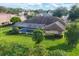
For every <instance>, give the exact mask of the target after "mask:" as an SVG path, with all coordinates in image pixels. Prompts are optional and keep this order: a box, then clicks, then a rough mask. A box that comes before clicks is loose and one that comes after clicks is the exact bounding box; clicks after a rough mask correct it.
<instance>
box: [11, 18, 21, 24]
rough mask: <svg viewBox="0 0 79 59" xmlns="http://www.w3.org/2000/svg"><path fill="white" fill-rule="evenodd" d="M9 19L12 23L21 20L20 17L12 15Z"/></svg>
mask: <svg viewBox="0 0 79 59" xmlns="http://www.w3.org/2000/svg"><path fill="white" fill-rule="evenodd" d="M10 21H11V22H12V23H13V24H14V23H16V22H21V19H20V18H19V17H12V18H11V19H10Z"/></svg>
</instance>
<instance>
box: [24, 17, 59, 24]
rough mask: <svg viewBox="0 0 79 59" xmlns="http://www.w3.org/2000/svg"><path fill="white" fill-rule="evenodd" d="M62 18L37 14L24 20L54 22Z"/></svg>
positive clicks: (37, 22) (29, 21)
mask: <svg viewBox="0 0 79 59" xmlns="http://www.w3.org/2000/svg"><path fill="white" fill-rule="evenodd" d="M59 20H60V18H58V17H53V16H35V17H32V18H31V19H29V20H26V21H24V22H25V23H36V24H45V25H48V24H51V23H54V22H56V21H59Z"/></svg>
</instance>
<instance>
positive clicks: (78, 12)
mask: <svg viewBox="0 0 79 59" xmlns="http://www.w3.org/2000/svg"><path fill="white" fill-rule="evenodd" d="M77 18H79V7H77V5H74V6H72V8H71V10H70V11H69V19H70V20H71V21H74V20H75V19H77Z"/></svg>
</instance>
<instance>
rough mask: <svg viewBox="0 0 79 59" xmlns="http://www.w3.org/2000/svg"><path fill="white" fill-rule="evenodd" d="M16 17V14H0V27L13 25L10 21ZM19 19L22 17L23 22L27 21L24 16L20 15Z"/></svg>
mask: <svg viewBox="0 0 79 59" xmlns="http://www.w3.org/2000/svg"><path fill="white" fill-rule="evenodd" d="M14 16H17V15H16V14H7V13H0V26H2V25H8V24H11V22H10V19H11V18H12V17H14ZM17 17H20V18H21V20H22V21H24V20H25V17H24V16H23V15H20V16H17Z"/></svg>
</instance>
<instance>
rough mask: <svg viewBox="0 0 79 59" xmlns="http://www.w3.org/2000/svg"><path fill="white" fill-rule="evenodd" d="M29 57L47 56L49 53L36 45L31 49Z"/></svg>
mask: <svg viewBox="0 0 79 59" xmlns="http://www.w3.org/2000/svg"><path fill="white" fill-rule="evenodd" d="M29 55H30V56H31V55H32V56H46V55H48V51H47V50H46V49H45V48H44V47H43V46H41V45H36V46H35V47H34V48H32V49H29Z"/></svg>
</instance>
